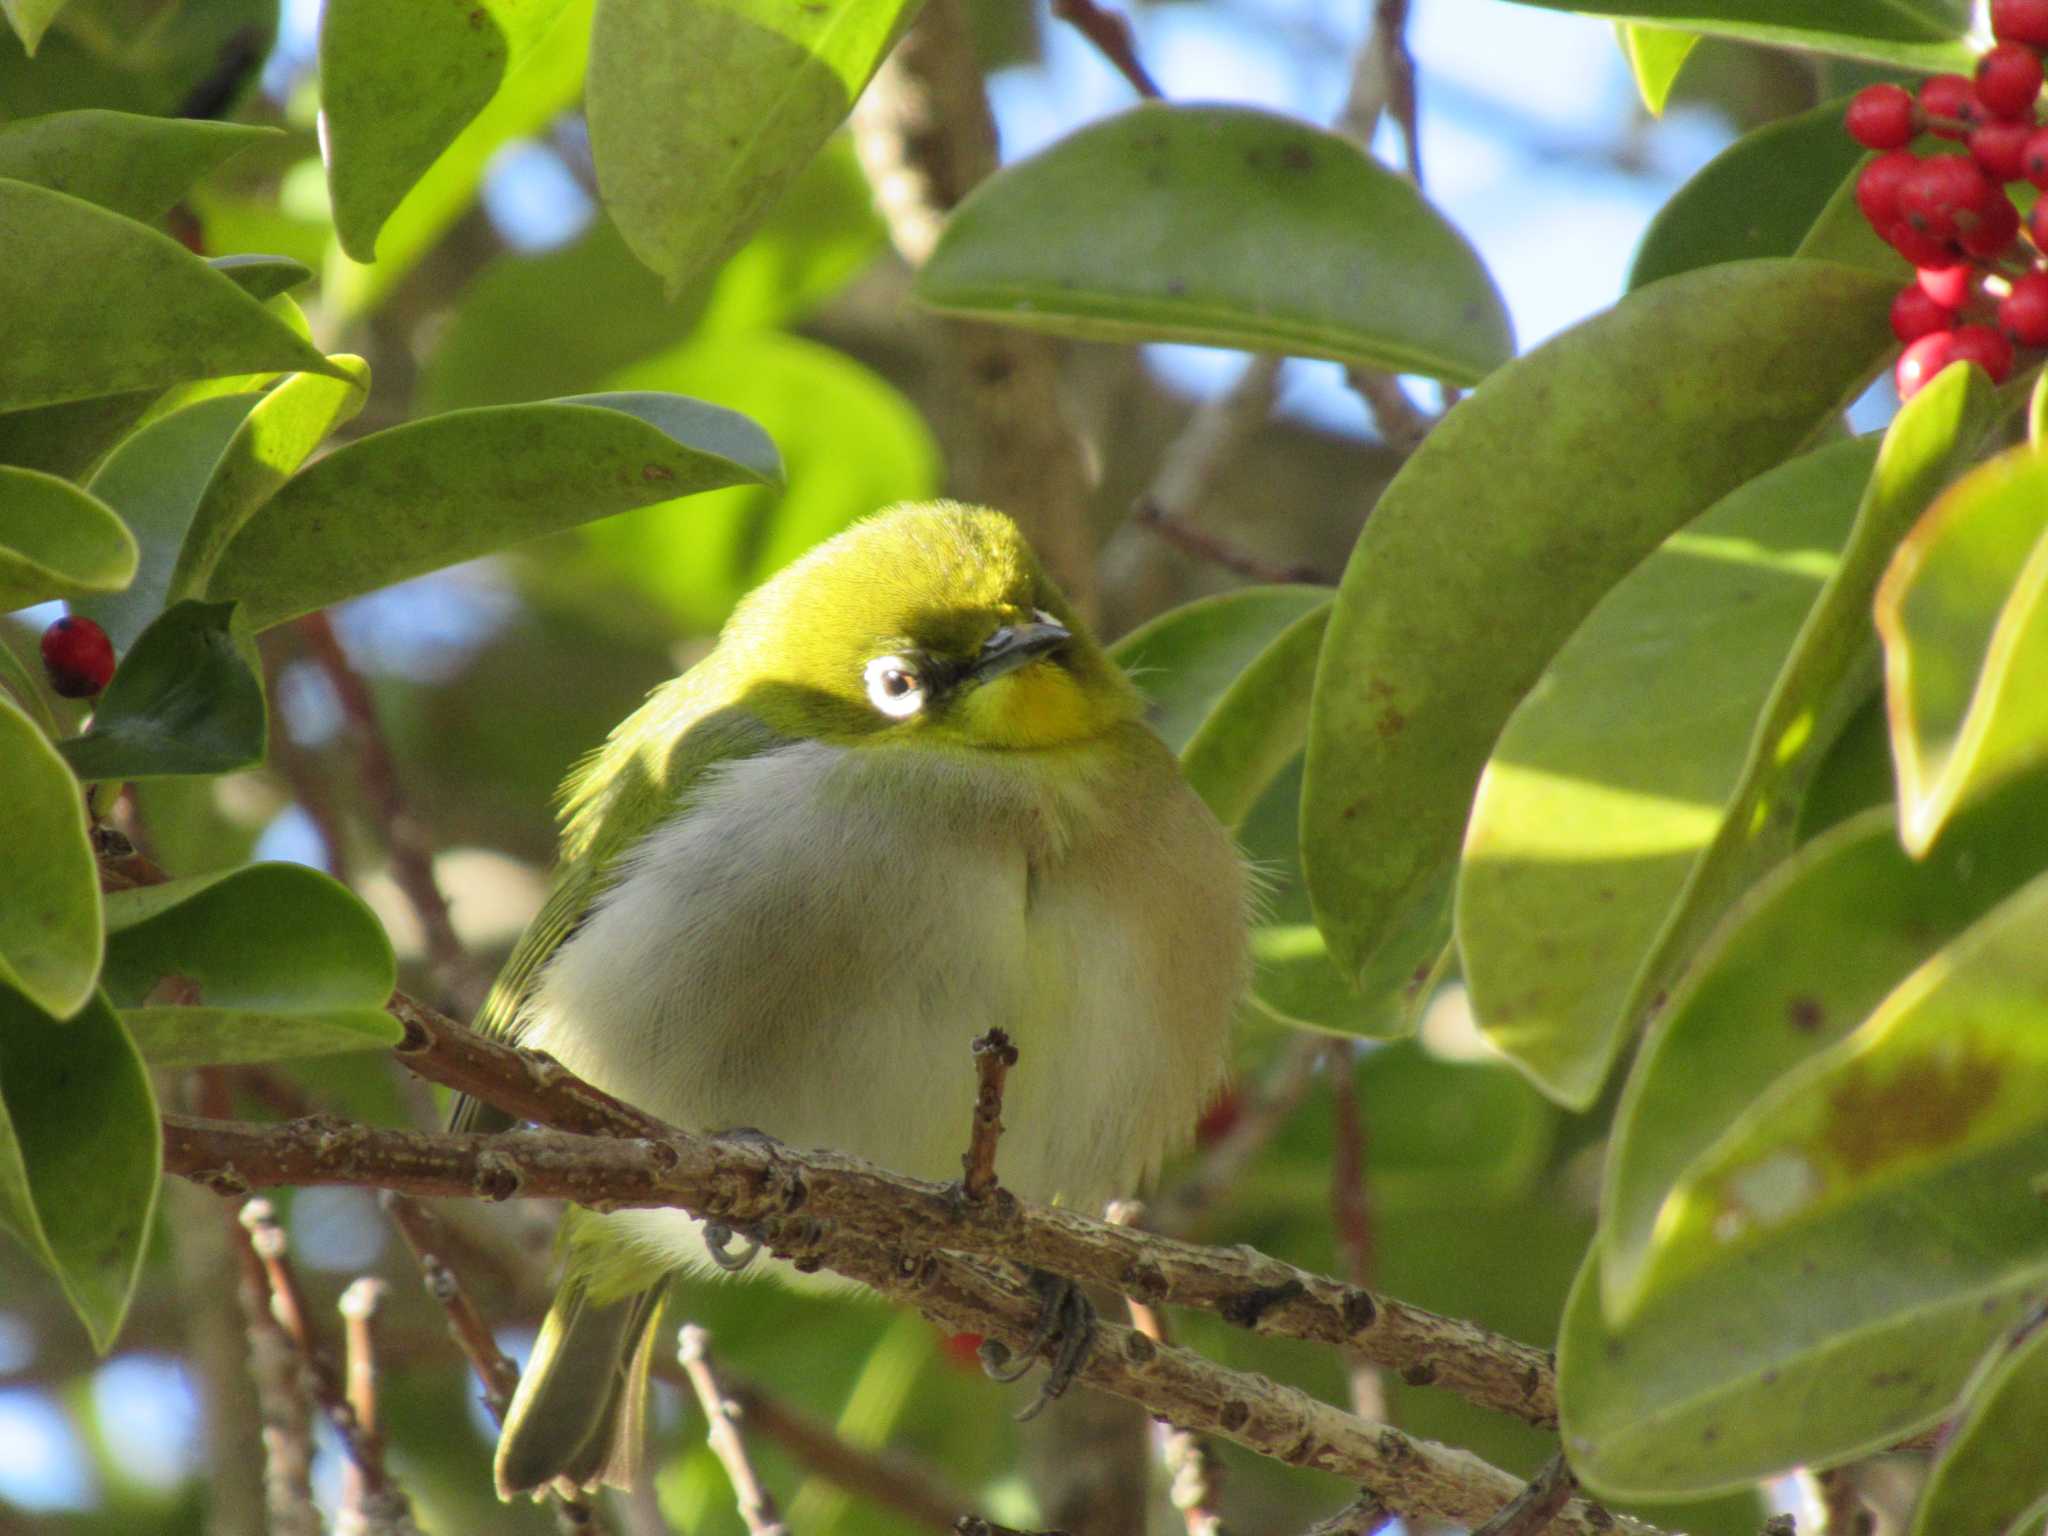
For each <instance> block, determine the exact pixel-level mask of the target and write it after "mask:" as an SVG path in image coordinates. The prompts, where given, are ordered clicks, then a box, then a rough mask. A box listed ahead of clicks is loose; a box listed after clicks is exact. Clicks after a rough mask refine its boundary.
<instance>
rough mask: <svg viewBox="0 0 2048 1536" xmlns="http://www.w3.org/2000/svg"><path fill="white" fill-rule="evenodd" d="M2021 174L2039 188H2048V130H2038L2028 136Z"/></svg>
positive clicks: (2021, 163) (2022, 158)
mask: <svg viewBox="0 0 2048 1536" xmlns="http://www.w3.org/2000/svg"><path fill="white" fill-rule="evenodd" d="M2020 174H2021V175H2022V176H2025V177H2026V178H2027V180H2029V181H2031V182H2032V183H2033V184H2034V185H2035V186H2037V187H2048V128H2036V129H2035V130H2034V131H2033V132H2032V133H2030V134H2028V135H2027V147H2026V150H2025V152H2024V153H2023V155H2022V157H2021V162H2020Z"/></svg>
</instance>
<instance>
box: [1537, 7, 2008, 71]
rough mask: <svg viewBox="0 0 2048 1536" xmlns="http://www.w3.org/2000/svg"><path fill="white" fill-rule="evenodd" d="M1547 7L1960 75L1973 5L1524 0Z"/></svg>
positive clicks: (1969, 55) (1966, 61)
mask: <svg viewBox="0 0 2048 1536" xmlns="http://www.w3.org/2000/svg"><path fill="white" fill-rule="evenodd" d="M1521 3H1522V4H1524V5H1540V6H1542V7H1543V8H1544V9H1545V10H1552V11H1571V12H1574V13H1575V14H1578V15H1582V16H1617V17H1625V18H1627V19H1628V20H1631V21H1647V22H1654V23H1656V24H1658V25H1660V26H1671V27H1683V28H1685V29H1687V30H1688V31H1693V32H1701V33H1705V34H1706V35H1707V36H1709V37H1732V38H1735V39H1737V40H1738V41H1741V42H1751V43H1770V44H1774V45H1776V46H1778V47H1782V48H1803V49H1810V50H1812V51H1813V52H1815V53H1827V54H1836V55H1839V56H1841V57H1843V58H1851V59H1870V60H1873V61H1875V62H1877V63H1880V64H1900V65H1904V66H1906V67H1907V68H1910V69H1924V70H1930V71H1932V70H1944V69H1950V70H1961V71H1962V72H1964V73H1965V74H1967V73H1968V72H1969V70H1970V65H1971V62H1972V60H1973V58H1974V57H1975V55H1974V52H1973V50H1972V49H1971V48H1970V47H1969V45H1968V43H1967V41H1966V40H1965V38H1964V34H1965V33H1966V32H1967V31H1968V30H1969V25H1970V5H1969V0H1521Z"/></svg>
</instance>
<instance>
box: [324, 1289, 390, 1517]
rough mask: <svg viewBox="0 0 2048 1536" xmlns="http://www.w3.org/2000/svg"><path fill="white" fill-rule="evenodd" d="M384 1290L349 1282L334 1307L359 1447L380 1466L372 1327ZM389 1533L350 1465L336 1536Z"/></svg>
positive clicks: (358, 1471)
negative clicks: (339, 1329)
mask: <svg viewBox="0 0 2048 1536" xmlns="http://www.w3.org/2000/svg"><path fill="white" fill-rule="evenodd" d="M389 1290H390V1286H388V1285H387V1284H386V1283H385V1282H384V1281H382V1280H379V1279H378V1278H376V1276H374V1275H365V1276H363V1277H361V1278H360V1279H358V1280H355V1281H353V1282H351V1283H350V1285H349V1287H348V1289H347V1290H345V1291H343V1292H342V1293H341V1299H340V1300H339V1301H338V1302H337V1303H336V1304H335V1307H336V1310H337V1311H339V1312H340V1313H341V1318H342V1329H343V1332H342V1359H343V1361H344V1367H343V1370H344V1375H343V1380H344V1391H345V1394H346V1396H347V1399H348V1405H349V1407H350V1409H351V1410H353V1411H354V1413H355V1416H356V1428H357V1432H358V1433H359V1434H360V1435H361V1436H362V1442H363V1445H364V1446H365V1448H366V1449H367V1450H368V1451H369V1452H370V1454H371V1456H372V1457H373V1458H375V1459H377V1460H378V1461H380V1462H381V1460H382V1459H383V1455H384V1437H383V1434H382V1432H381V1430H380V1429H379V1428H378V1414H377V1341H376V1338H375V1336H374V1334H373V1333H372V1331H371V1328H372V1324H373V1322H374V1321H375V1319H376V1316H377V1309H378V1308H379V1307H381V1306H382V1305H383V1304H384V1297H385V1294H386V1293H387V1292H388V1291H389ZM393 1529H394V1527H393V1525H392V1524H391V1523H390V1521H388V1520H386V1519H384V1518H383V1517H382V1513H381V1512H380V1511H379V1509H378V1507H377V1504H376V1501H375V1500H373V1499H372V1498H371V1496H370V1490H369V1484H368V1482H367V1480H366V1479H365V1478H364V1476H363V1472H362V1468H361V1467H359V1466H357V1465H356V1463H355V1462H353V1461H351V1462H350V1463H349V1465H348V1469H347V1474H346V1476H345V1478H344V1480H343V1483H342V1493H341V1514H340V1516H339V1518H338V1519H337V1520H336V1521H335V1531H336V1533H337V1536H373V1533H374V1536H384V1533H386V1532H390V1531H392V1530H393Z"/></svg>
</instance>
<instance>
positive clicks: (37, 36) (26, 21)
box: [0, 0, 65, 56]
mask: <svg viewBox="0 0 2048 1536" xmlns="http://www.w3.org/2000/svg"><path fill="white" fill-rule="evenodd" d="M64 6H65V0H0V11H4V12H5V13H6V15H7V24H8V25H9V26H10V27H12V28H14V35H15V36H17V37H19V38H20V39H21V46H22V47H24V48H26V49H27V50H28V51H29V53H30V55H31V56H33V55H34V53H35V51H36V45H37V44H38V43H40V42H41V41H42V40H43V33H44V32H46V31H48V30H49V26H50V23H51V22H52V21H54V20H56V18H57V13H58V12H59V11H61V10H63V9H64Z"/></svg>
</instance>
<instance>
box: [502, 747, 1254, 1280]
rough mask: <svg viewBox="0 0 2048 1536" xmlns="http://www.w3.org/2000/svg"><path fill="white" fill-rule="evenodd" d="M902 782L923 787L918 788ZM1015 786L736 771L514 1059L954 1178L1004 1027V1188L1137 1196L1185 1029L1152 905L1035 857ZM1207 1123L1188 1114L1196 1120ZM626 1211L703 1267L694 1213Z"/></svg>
mask: <svg viewBox="0 0 2048 1536" xmlns="http://www.w3.org/2000/svg"><path fill="white" fill-rule="evenodd" d="M906 771H908V772H909V773H910V774H911V775H912V777H913V778H918V776H919V775H924V774H927V773H928V774H929V775H930V782H929V783H926V782H924V781H923V779H921V778H918V781H917V783H916V784H915V786H914V791H913V792H906V790H907V789H911V788H912V786H907V785H906V784H905V782H904V780H903V777H902V775H903V774H904V773H905V772H906ZM877 773H882V774H893V775H896V777H895V778H893V779H892V780H891V781H890V782H888V783H887V784H886V785H885V786H883V785H878V784H877V783H876V782H875V779H874V777H873V776H874V775H875V774H877ZM1009 777H1011V776H1009V775H1003V774H997V775H994V776H991V775H990V774H989V773H987V772H986V771H984V770H979V769H976V768H973V767H971V766H962V765H959V764H954V763H949V762H947V761H941V762H939V763H936V764H933V765H930V766H929V767H926V766H924V765H918V764H916V763H915V760H910V761H909V762H906V761H905V760H903V759H901V758H900V757H898V758H890V759H880V758H877V757H876V755H875V754H872V753H866V752H858V751H848V750H846V749H840V748H833V747H827V746H822V745H817V744H804V745H799V746H793V747H790V748H786V749H783V750H781V751H778V752H775V753H773V754H769V755H767V756H763V757H757V758H752V759H747V760H743V761H738V762H734V763H731V764H728V765H725V766H723V767H721V768H720V769H718V770H716V774H715V777H714V778H713V779H712V781H711V782H710V783H708V784H707V785H706V786H705V787H704V788H703V789H702V790H701V791H700V792H699V793H697V794H696V795H695V796H694V797H693V800H692V803H691V804H690V806H689V808H688V809H687V810H685V811H684V812H683V813H682V814H680V815H678V816H677V817H675V818H673V819H671V820H670V821H669V822H667V823H666V824H664V825H662V826H661V827H659V828H658V829H656V830H655V831H654V832H653V833H651V834H649V836H648V837H647V838H646V840H645V841H644V842H643V843H642V844H641V845H640V847H639V848H638V849H636V850H635V851H634V853H633V854H632V856H631V858H630V861H629V863H628V864H627V866H626V867H625V870H624V873H623V874H622V877H621V879H620V880H619V882H618V883H617V884H616V885H614V886H613V887H612V889H611V890H610V892H609V893H608V894H607V896H606V897H605V898H604V899H603V900H602V901H601V902H600V903H599V904H598V906H597V907H596V908H595V910H594V912H593V914H592V916H591V917H590V918H589V919H588V921H587V922H586V923H585V924H584V926H583V928H582V929H581V930H580V931H579V932H578V933H577V934H576V935H575V936H574V937H573V938H572V939H571V940H570V941H569V942H568V943H567V944H565V945H564V947H563V949H562V952H561V953H560V954H559V955H558V956H557V957H556V959H555V960H554V962H553V963H552V964H550V966H549V967H548V969H547V971H546V972H545V974H544V976H543V977H542V979H541V982H540V985H539V987H538V989H537V992H536V994H535V998H534V1004H533V1008H532V1012H531V1015H530V1020H529V1027H528V1029H527V1030H526V1032H525V1034H524V1035H523V1036H522V1040H523V1043H526V1044H531V1045H534V1046H537V1047H539V1048H540V1049H543V1050H546V1051H548V1052H550V1053H551V1054H553V1055H554V1056H555V1057H556V1058H558V1059H559V1060H561V1061H562V1062H563V1063H564V1064H565V1065H567V1066H568V1067H569V1068H570V1069H571V1070H573V1071H575V1072H577V1073H578V1074H579V1075H581V1076H583V1077H586V1078H588V1079H589V1080H590V1081H592V1082H594V1083H596V1084H598V1085H599V1086H600V1087H603V1088H605V1089H607V1090H609V1091H611V1092H613V1093H616V1094H618V1095H620V1096H621V1097H623V1098H626V1099H628V1100H630V1101H632V1102H633V1103H636V1104H638V1105H640V1106H642V1107H644V1108H645V1109H647V1110H649V1111H650V1112H652V1113H654V1114H657V1115H660V1116H661V1117H662V1118H664V1119H667V1120H671V1121H673V1122H675V1123H676V1124H678V1125H682V1126H684V1127H687V1128H690V1129H694V1130H724V1129H731V1128H735V1127H751V1128H753V1129H756V1130H760V1131H764V1132H767V1133H768V1134H770V1135H772V1136H775V1137H776V1138H778V1139H780V1140H782V1141H785V1142H788V1143H790V1144H791V1145H794V1146H800V1147H809V1146H829V1147H835V1148H839V1149H841V1150H844V1151H849V1152H853V1153H856V1154H858V1155H860V1156H862V1157H865V1158H868V1159H870V1160H872V1161H874V1162H877V1163H880V1164H882V1165H883V1166H885V1167H888V1168H891V1169H895V1170H897V1171H900V1172H904V1173H909V1174H913V1175H916V1176H919V1177H923V1178H930V1179H948V1178H954V1177H957V1176H958V1174H959V1171H960V1155H961V1152H962V1151H963V1150H964V1148H965V1146H966V1142H967V1132H968V1124H969V1117H970V1112H971V1109H972V1105H973V1100H974V1070H973V1065H972V1060H971V1055H970V1051H969V1043H970V1042H971V1041H972V1040H973V1039H974V1037H975V1036H977V1035H979V1034H981V1033H982V1032H983V1031H985V1030H987V1029H989V1028H991V1027H1001V1028H1003V1029H1005V1030H1007V1031H1008V1032H1009V1033H1010V1035H1011V1037H1012V1038H1013V1039H1014V1040H1015V1041H1016V1043H1017V1045H1018V1047H1019V1050H1020V1053H1021V1059H1020V1062H1019V1064H1018V1066H1017V1068H1016V1069H1015V1070H1014V1071H1013V1072H1012V1073H1011V1074H1010V1078H1009V1082H1008V1084H1007V1090H1006V1096H1005V1109H1004V1115H1003V1119H1004V1122H1005V1124H1006V1126H1007V1127H1008V1130H1007V1132H1006V1134H1005V1136H1004V1139H1003V1141H1002V1143H1001V1149H1000V1153H999V1156H998V1160H997V1170H998V1173H999V1175H1000V1176H1001V1178H1002V1179H1003V1181H1004V1183H1006V1184H1007V1185H1009V1186H1010V1187H1011V1188H1013V1189H1015V1190H1016V1191H1017V1192H1018V1193H1020V1194H1023V1195H1026V1196H1029V1197H1032V1198H1036V1199H1051V1198H1055V1197H1060V1198H1065V1199H1068V1200H1072V1201H1074V1202H1076V1203H1082V1204H1086V1205H1091V1206H1092V1205H1095V1204H1098V1203H1099V1202H1100V1201H1101V1200H1103V1199H1104V1198H1106V1197H1108V1196H1109V1195H1112V1194H1115V1193H1118V1192H1122V1191H1125V1190H1128V1189H1129V1188H1130V1187H1131V1186H1132V1185H1133V1184H1134V1183H1135V1182H1136V1180H1137V1179H1138V1177H1139V1176H1140V1175H1141V1174H1142V1173H1143V1172H1144V1171H1145V1165H1147V1164H1149V1163H1152V1162H1156V1160H1157V1157H1158V1156H1159V1152H1160V1146H1159V1142H1160V1140H1161V1138H1160V1136H1159V1135H1158V1134H1156V1133H1154V1132H1151V1131H1147V1132H1145V1133H1143V1134H1137V1135H1134V1134H1133V1133H1132V1128H1131V1124H1130V1121H1131V1117H1132V1116H1133V1114H1134V1113H1141V1110H1140V1108H1139V1106H1146V1101H1147V1099H1148V1096H1149V1095H1150V1094H1151V1093H1153V1092H1156V1091H1158V1090H1159V1089H1160V1088H1161V1087H1162V1086H1164V1085H1162V1084H1160V1083H1158V1082H1156V1081H1154V1079H1156V1078H1157V1077H1158V1070H1157V1069H1158V1067H1159V1064H1160V1062H1161V1061H1162V1059H1163V1054H1162V1053H1163V1052H1164V1051H1165V1049H1166V1047H1165V1046H1164V1044H1163V1041H1164V1032H1165V1031H1167V1030H1168V1029H1170V1028H1171V1021H1168V1020H1166V1019H1163V1018H1161V1017H1159V1016H1158V1015H1159V1010H1160V1001H1159V1000H1160V999H1161V998H1163V997H1165V996H1167V995H1169V989H1167V988H1166V987H1165V986H1164V985H1162V984H1160V983H1161V982H1162V981H1163V978H1155V977H1153V976H1152V975H1150V974H1148V973H1147V964H1148V962H1147V961H1146V959H1145V958H1144V957H1145V955H1146V954H1147V953H1150V954H1152V955H1153V956H1154V957H1155V958H1154V959H1153V960H1152V961H1150V962H1149V963H1150V964H1154V965H1156V964H1158V963H1159V960H1158V959H1157V958H1156V957H1157V956H1158V955H1159V954H1160V952H1161V950H1160V946H1159V945H1157V944H1150V945H1148V944H1145V943H1143V942H1140V940H1142V938H1143V935H1142V934H1141V933H1140V932H1138V929H1139V928H1141V927H1142V925H1144V924H1145V923H1146V922H1148V921H1149V920H1150V918H1149V916H1148V911H1147V905H1148V904H1147V903H1146V902H1145V901H1144V899H1143V895H1142V893H1141V892H1134V891H1130V890H1123V891H1121V893H1120V891H1119V888H1118V886H1117V885H1116V883H1115V882H1108V883H1105V882H1104V881H1103V880H1102V879H1101V878H1100V872H1099V871H1097V872H1096V878H1093V879H1091V878H1086V877H1085V873H1084V872H1085V870H1086V868H1087V866H1086V865H1085V863H1079V862H1072V861H1069V860H1068V859H1067V857H1066V856H1065V855H1066V853H1067V852H1068V851H1069V850H1067V849H1065V848H1061V847H1056V846H1054V845H1052V844H1049V843H1047V842H1046V841H1044V838H1045V831H1044V829H1043V828H1042V827H1040V826H1039V822H1041V821H1043V820H1045V819H1046V818H1045V817H1044V815H1043V812H1044V811H1045V809H1046V808H1045V807H1044V806H1039V805H1033V804H1028V803H1027V802H1028V801H1029V800H1030V799H1031V797H1032V796H1035V795H1040V794H1041V793H1042V792H1041V791H1039V790H1037V789H1035V788H1033V787H1032V786H1030V785H1028V784H1026V785H1023V786H1021V787H1020V786H1019V785H1017V784H1014V783H1009V782H1005V780H1006V779H1007V778H1009ZM878 789H882V790H884V791H885V792H880V793H878V792H877V790H878ZM1085 810H1086V808H1085V807H1083V808H1082V811H1083V819H1085ZM1050 819H1051V820H1052V821H1054V822H1060V821H1071V818H1066V817H1062V816H1060V815H1057V814H1055V815H1053V816H1052V817H1051V818H1050ZM1072 830H1073V829H1072V827H1071V826H1068V827H1066V828H1065V829H1064V831H1072ZM1078 835H1080V836H1082V837H1084V838H1085V837H1086V835H1087V834H1086V831H1085V829H1083V830H1082V832H1081V833H1080V834H1078ZM1212 1006H1214V1007H1220V1008H1222V1009H1224V1010H1226V1011H1227V1008H1228V1006H1229V999H1227V998H1221V999H1218V1000H1217V1001H1216V1003H1215V1004H1213V1005H1212ZM1219 1044H1220V1042H1219ZM1206 1087H1207V1084H1206V1083H1204V1084H1200V1085H1197V1086H1196V1087H1195V1088H1194V1089H1193V1090H1192V1091H1194V1092H1197V1093H1198V1092H1199V1091H1201V1089H1203V1088H1206ZM1174 1091H1176V1092H1178V1093H1180V1094H1182V1095H1185V1094H1186V1093H1187V1092H1189V1091H1191V1090H1189V1089H1187V1088H1186V1087H1184V1086H1183V1087H1178V1088H1177V1089H1175V1090H1174ZM1195 1107H1196V1106H1195V1105H1192V1104H1190V1105H1178V1104H1177V1105H1174V1106H1173V1107H1172V1109H1171V1111H1170V1113H1174V1114H1179V1115H1181V1116H1184V1117H1186V1118H1185V1119H1183V1120H1182V1121H1181V1124H1183V1125H1184V1124H1185V1123H1187V1120H1190V1119H1191V1118H1192V1114H1193V1112H1194V1109H1195ZM1142 1113H1143V1118H1145V1119H1147V1120H1150V1119H1152V1118H1153V1115H1152V1113H1150V1112H1149V1106H1147V1107H1146V1109H1145V1110H1144V1111H1142ZM612 1220H613V1221H614V1222H616V1223H617V1224H618V1225H619V1227H620V1229H621V1230H624V1231H626V1232H630V1233H632V1234H633V1235H634V1236H636V1237H637V1238H638V1239H639V1240H640V1241H642V1242H643V1243H645V1244H647V1245H648V1246H650V1247H653V1248H656V1249H659V1250H660V1251H662V1252H663V1253H664V1254H666V1255H667V1256H668V1257H669V1258H670V1260H671V1262H677V1263H686V1262H687V1263H697V1262H699V1261H700V1259H701V1253H702V1248H701V1240H700V1238H699V1236H698V1233H697V1227H696V1223H694V1222H692V1221H690V1220H689V1219H688V1218H687V1217H684V1216H682V1215H681V1214H680V1213H677V1212H626V1213H620V1214H619V1215H618V1216H616V1217H614V1218H612Z"/></svg>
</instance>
